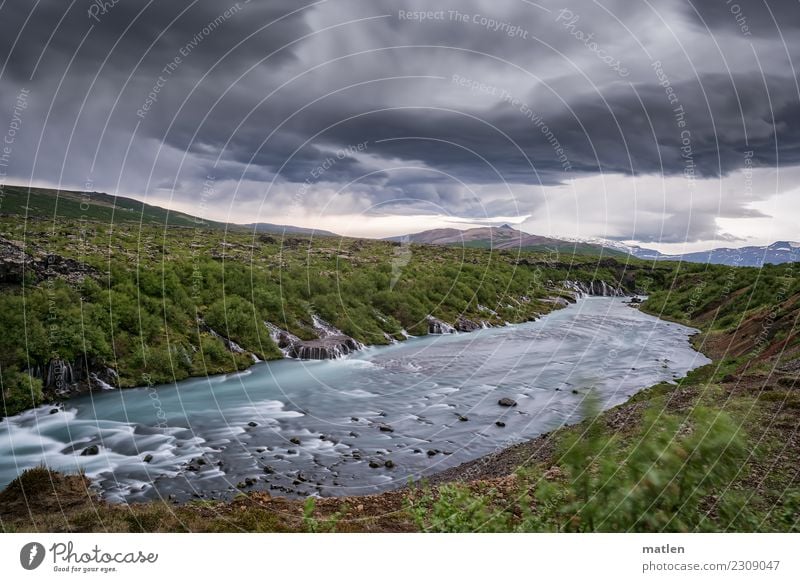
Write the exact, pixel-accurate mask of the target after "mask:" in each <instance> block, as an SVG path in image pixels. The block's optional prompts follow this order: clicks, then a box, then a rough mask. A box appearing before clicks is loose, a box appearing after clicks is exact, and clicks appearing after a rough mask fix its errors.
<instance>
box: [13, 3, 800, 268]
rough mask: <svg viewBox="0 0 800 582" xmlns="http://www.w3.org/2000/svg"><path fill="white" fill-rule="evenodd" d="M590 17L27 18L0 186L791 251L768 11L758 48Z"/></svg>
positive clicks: (789, 162) (262, 217)
mask: <svg viewBox="0 0 800 582" xmlns="http://www.w3.org/2000/svg"><path fill="white" fill-rule="evenodd" d="M737 6H738V5H737ZM748 6H749V5H748ZM616 8H618V7H617V6H616V2H611V3H610V4H609V6H608V7H603V6H600V5H598V4H596V3H594V2H591V1H589V0H582V1H579V2H577V3H575V4H574V5H573V6H571V7H570V8H563V7H560V6H554V7H550V5H521V4H520V5H518V4H517V3H514V2H508V3H501V4H498V5H494V6H492V7H487V6H484V5H483V3H481V2H479V1H478V0H475V1H471V0H470V1H469V2H463V1H460V2H451V1H450V0H445V2H444V4H442V5H441V6H437V11H436V12H435V13H431V15H428V13H427V12H426V11H428V10H429V8H428V7H427V6H426V5H425V4H424V3H423V2H421V0H409V1H408V2H406V3H405V4H404V5H403V6H401V7H398V6H397V5H396V3H393V2H384V1H379V2H372V3H368V4H367V3H360V2H358V1H357V0H342V1H340V2H336V3H332V2H322V3H315V4H310V5H308V6H302V7H297V6H295V5H294V4H293V3H290V2H285V1H284V0H279V1H273V2H270V3H268V4H263V3H243V4H235V5H233V6H232V7H229V8H228V9H227V10H226V9H221V8H220V7H219V6H218V5H217V4H215V3H213V2H210V1H208V0H200V1H199V2H196V3H193V4H192V6H190V7H187V8H185V9H181V8H179V7H177V6H170V5H158V6H155V5H150V4H144V3H142V2H139V1H137V0H132V1H131V2H124V3H123V2H120V3H114V4H113V6H112V7H111V8H110V9H108V10H105V11H103V12H102V14H93V13H92V14H88V15H87V13H86V11H85V10H83V9H81V8H80V7H64V6H62V5H61V3H59V2H56V1H55V0H43V1H42V2H38V3H37V4H36V5H35V7H31V8H30V9H29V10H25V9H20V10H14V11H10V10H7V11H5V13H4V18H3V21H2V22H1V23H0V33H2V34H0V38H6V39H9V43H10V39H16V40H15V41H14V43H13V44H9V43H6V45H5V46H4V51H5V53H6V59H5V61H4V64H3V65H2V69H1V70H0V104H2V108H3V109H4V111H5V112H6V116H7V118H8V127H7V130H6V131H5V134H6V135H5V137H6V138H7V141H10V142H11V143H7V144H5V148H4V149H3V150H0V179H3V180H7V181H9V182H15V183H20V184H30V185H48V186H51V187H62V188H69V189H79V190H97V191H105V192H111V193H117V194H119V195H123V196H127V197H131V198H134V199H137V200H143V201H147V202H148V203H151V204H155V205H159V206H163V207H165V208H170V209H172V210H176V211H181V212H186V213H190V214H193V215H200V216H202V217H204V218H208V219H212V220H217V221H221V222H232V223H248V222H273V223H281V224H293V225H297V226H301V227H305V228H319V229H322V230H329V231H333V232H341V233H343V234H348V235H352V236H370V237H378V238H384V237H388V236H396V235H398V234H404V233H408V232H412V231H414V230H415V227H417V226H419V227H420V228H416V230H417V231H419V230H426V229H431V228H443V227H453V228H461V229H463V228H468V227H470V226H477V225H481V224H490V223H500V222H511V223H513V224H515V225H517V226H518V227H519V228H521V229H522V230H524V231H525V232H529V233H534V234H537V235H540V236H547V237H553V238H568V239H571V238H579V239H593V238H602V239H608V240H616V241H625V242H627V243H630V244H635V245H638V246H642V247H646V248H653V249H656V250H659V251H661V252H668V253H670V254H677V253H680V252H691V251H697V250H707V249H711V248H718V247H731V248H737V247H742V246H765V245H768V244H770V243H771V242H773V241H775V240H784V239H786V240H791V239H792V238H795V237H796V235H795V232H796V224H797V223H798V218H800V156H798V155H797V152H798V151H800V148H798V145H800V143H798V142H800V133H798V132H796V131H795V128H796V127H797V126H798V123H797V120H798V115H797V111H798V110H797V108H796V102H797V97H798V94H800V91H799V90H798V87H797V81H796V78H795V77H794V76H793V75H792V74H791V71H792V70H793V68H792V67H793V64H792V59H793V58H794V57H795V56H796V55H797V54H798V51H800V49H798V48H796V47H799V46H800V44H798V43H791V42H784V40H783V39H784V38H786V39H787V40H788V39H791V38H793V36H794V35H795V34H797V31H798V30H800V26H795V24H794V15H793V12H792V9H791V8H790V7H787V6H784V5H782V4H778V5H776V6H775V7H774V8H773V9H772V10H773V12H771V14H773V15H774V17H775V18H777V19H778V20H779V21H781V22H786V23H787V26H786V28H785V29H784V30H783V31H782V33H783V35H785V36H780V37H776V36H775V35H774V34H771V32H772V31H773V29H774V26H773V22H772V20H770V19H768V18H762V17H761V16H756V13H759V14H760V12H759V8H758V6H757V5H755V4H754V5H752V6H749V8H750V12H751V14H749V15H748V30H747V31H746V33H745V32H743V31H742V30H741V29H740V28H739V27H738V26H737V22H736V20H737V19H736V18H733V17H732V15H731V13H729V11H728V10H725V9H718V7H717V8H714V7H712V6H706V5H704V6H694V5H693V4H691V3H687V2H684V1H683V0H669V1H668V2H663V3H661V4H659V5H658V6H657V7H656V6H651V5H649V4H644V5H636V6H634V7H630V6H628V5H625V8H624V9H619V10H617V9H616ZM145 13H146V17H145V16H142V14H145ZM470 15H475V16H476V18H475V19H473V18H470V17H469V16H470ZM429 16H430V17H429ZM477 16H481V18H477ZM484 21H485V22H486V23H490V22H491V23H494V25H493V26H494V28H493V27H492V26H489V25H488V24H481V23H483V22H484ZM153 22H155V23H170V24H169V26H168V27H167V28H165V29H163V30H161V31H157V30H156V28H157V27H151V26H149V24H148V23H153ZM56 23H57V24H58V26H55V24H56ZM665 25H666V27H665ZM632 30H662V31H668V32H669V34H666V33H664V34H657V35H652V36H648V38H647V39H646V40H645V39H639V38H637V37H636V36H635V35H631V34H630V31H632ZM45 40H47V42H46V43H45V42H44V41H45ZM601 57H602V58H601ZM0 132H2V130H0ZM421 217H422V218H421ZM454 223H455V224H454Z"/></svg>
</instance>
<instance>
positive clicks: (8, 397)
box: [0, 368, 44, 417]
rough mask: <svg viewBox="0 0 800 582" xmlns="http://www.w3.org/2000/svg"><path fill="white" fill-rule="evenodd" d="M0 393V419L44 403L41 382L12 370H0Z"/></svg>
mask: <svg viewBox="0 0 800 582" xmlns="http://www.w3.org/2000/svg"><path fill="white" fill-rule="evenodd" d="M0 382H1V383H2V384H1V385H0V393H2V396H3V410H2V411H0V413H2V414H0V417H2V416H11V415H12V414H17V413H18V412H21V411H23V410H25V409H28V408H33V407H35V406H39V405H40V404H41V403H42V402H44V397H43V395H42V381H41V380H39V379H38V378H32V377H31V376H30V375H29V374H25V373H23V372H20V371H19V370H16V369H14V368H2V369H0Z"/></svg>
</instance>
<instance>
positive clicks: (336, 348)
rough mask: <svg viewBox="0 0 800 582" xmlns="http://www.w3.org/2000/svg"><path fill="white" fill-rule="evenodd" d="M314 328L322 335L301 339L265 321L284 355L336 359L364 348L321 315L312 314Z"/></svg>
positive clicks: (303, 358) (301, 357) (300, 357)
mask: <svg viewBox="0 0 800 582" xmlns="http://www.w3.org/2000/svg"><path fill="white" fill-rule="evenodd" d="M312 321H313V324H314V329H315V330H317V334H318V335H319V336H320V337H319V338H318V339H313V340H301V339H300V338H299V337H297V336H296V335H293V334H291V333H289V332H288V331H285V330H282V329H281V328H279V327H277V326H276V325H274V324H272V323H269V322H267V321H265V322H264V325H266V326H267V329H269V331H270V337H271V338H272V341H274V342H275V343H276V344H277V345H278V347H279V348H280V350H281V352H283V355H284V357H287V358H296V359H299V360H335V359H338V358H343V357H344V356H346V355H348V354H352V353H353V352H356V351H358V350H361V349H363V348H364V346H363V345H362V344H361V343H360V342H358V341H356V340H354V339H353V338H351V337H350V336H348V335H345V334H344V333H342V332H341V331H340V330H338V329H336V328H335V327H333V326H332V325H331V324H329V323H327V322H326V321H325V320H323V319H322V318H320V317H317V316H315V315H314V316H312Z"/></svg>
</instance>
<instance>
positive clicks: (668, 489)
mask: <svg viewBox="0 0 800 582" xmlns="http://www.w3.org/2000/svg"><path fill="white" fill-rule="evenodd" d="M744 443H745V441H744V437H743V435H742V434H741V432H740V431H739V429H738V427H737V426H736V425H735V424H734V423H733V421H732V420H731V418H730V417H729V416H727V415H726V414H725V413H722V412H720V411H715V410H710V409H696V410H695V411H694V412H693V414H692V418H691V419H690V420H688V421H685V420H683V419H680V418H678V417H672V416H665V415H663V414H659V413H658V412H657V411H654V412H651V413H649V414H648V415H647V417H646V420H645V423H644V426H643V428H642V432H641V434H640V436H639V438H638V439H637V440H636V442H635V443H633V444H625V443H623V442H622V441H621V440H620V438H619V437H617V436H615V435H610V434H607V433H606V432H605V431H604V430H603V429H602V428H601V424H600V422H598V421H592V422H589V423H588V428H587V430H586V431H585V432H584V433H582V434H581V433H579V432H574V433H573V434H571V435H570V436H569V437H568V438H566V439H565V440H564V441H563V442H562V443H561V446H560V456H559V461H560V463H559V469H560V472H561V476H560V477H559V478H557V479H555V480H554V479H553V478H552V477H549V476H548V478H545V476H544V475H543V474H542V473H541V472H540V471H537V470H530V469H528V470H525V471H522V472H520V474H519V478H518V481H519V483H520V485H519V491H518V492H517V494H516V495H515V501H514V502H513V503H512V504H511V505H510V506H508V505H505V504H504V503H506V502H503V503H499V502H498V501H497V500H496V499H494V498H493V497H492V496H491V495H486V494H474V493H472V492H470V491H469V489H467V488H466V487H464V486H455V485H451V486H446V487H442V488H440V489H439V490H438V491H437V492H436V493H435V494H434V492H431V491H428V492H427V493H426V494H425V495H424V496H423V498H422V499H421V500H420V501H419V502H417V503H415V504H414V505H413V506H412V507H411V508H410V511H411V513H412V516H413V517H414V519H415V520H416V521H417V523H418V525H419V527H420V528H421V529H423V530H425V531H436V532H468V531H469V532H473V531H474V532H492V531H529V532H542V531H560V532H631V531H633V532H661V531H672V532H686V531H717V530H719V529H724V528H725V527H727V526H734V527H739V528H741V527H743V524H747V523H750V522H749V520H750V517H751V516H750V515H749V514H748V512H747V510H746V509H744V505H743V504H742V503H741V501H740V498H739V496H738V495H737V492H736V489H735V484H736V481H737V479H739V478H740V477H741V475H740V472H741V467H742V463H743V461H744V459H745V458H746V456H747V450H746V447H745V444H744ZM745 527H746V526H745Z"/></svg>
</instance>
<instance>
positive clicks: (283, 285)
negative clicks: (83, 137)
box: [0, 217, 668, 414]
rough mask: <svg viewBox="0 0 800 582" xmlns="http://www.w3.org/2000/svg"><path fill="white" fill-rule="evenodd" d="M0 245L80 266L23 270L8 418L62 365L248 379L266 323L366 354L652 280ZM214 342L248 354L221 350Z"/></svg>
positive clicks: (219, 251)
mask: <svg viewBox="0 0 800 582" xmlns="http://www.w3.org/2000/svg"><path fill="white" fill-rule="evenodd" d="M0 234H1V235H2V237H3V239H5V240H4V241H0V242H2V243H3V248H4V249H5V251H7V252H10V253H11V254H12V255H13V253H17V254H19V253H20V252H21V250H22V249H24V250H25V251H26V252H27V253H28V254H29V255H30V256H32V257H37V256H39V257H50V256H57V257H62V258H68V259H73V260H76V261H79V262H80V265H81V267H80V268H79V269H76V272H75V273H72V274H71V275H70V277H61V276H43V275H41V274H39V275H38V276H37V274H36V273H35V272H34V271H32V270H28V271H27V275H26V279H25V280H24V281H21V282H17V283H11V282H9V281H5V282H4V285H3V290H2V293H0V326H2V328H3V329H4V330H5V331H6V333H4V334H2V336H0V372H1V373H0V379H1V380H2V386H3V395H4V410H3V412H4V413H5V414H13V413H15V412H18V411H20V410H23V409H25V408H28V407H30V406H32V405H35V404H37V403H40V402H41V401H42V399H43V398H45V397H47V396H48V392H52V390H51V391H48V390H46V389H45V390H44V393H43V390H42V382H41V381H40V378H41V377H42V376H43V375H45V374H44V373H43V372H42V370H46V369H47V366H48V365H50V363H51V362H53V361H63V362H66V363H70V364H71V365H72V366H73V367H74V368H87V369H89V370H103V369H107V368H110V369H112V370H114V371H115V375H114V376H113V381H114V383H115V384H118V385H119V386H121V387H129V386H135V385H143V384H149V383H164V382H172V381H175V380H181V379H183V378H186V377H189V376H197V375H205V374H214V373H221V372H229V371H233V370H237V369H242V368H244V367H246V366H249V365H250V364H252V361H253V360H252V356H251V355H250V354H253V355H255V356H256V357H258V358H259V359H262V360H265V359H272V358H277V357H281V354H280V351H279V350H278V349H277V348H276V346H275V344H274V343H273V341H272V340H271V338H270V335H269V330H268V329H267V327H266V326H265V325H264V322H271V323H273V324H276V325H277V326H279V327H281V328H283V329H286V330H288V331H290V332H292V333H293V334H295V335H297V336H299V337H300V338H302V339H313V338H314V337H316V335H315V330H314V328H313V325H312V323H313V322H312V314H313V315H317V316H319V317H322V318H323V319H324V320H326V321H328V322H330V323H331V324H333V325H334V326H335V327H337V328H339V329H340V330H342V331H343V332H344V333H345V334H347V335H349V336H351V337H353V338H355V339H356V340H358V341H360V342H362V343H365V344H385V343H388V342H389V341H392V340H399V341H402V340H403V339H404V337H405V336H404V335H403V332H404V331H407V332H409V333H411V334H414V335H423V334H426V333H427V328H428V325H427V321H426V318H427V317H428V316H434V317H437V318H439V319H441V320H443V321H446V322H449V323H453V322H455V320H456V319H457V318H458V317H459V316H464V317H467V318H471V319H473V320H480V321H487V322H488V323H490V324H498V325H501V324H503V323H504V322H506V321H509V322H520V321H527V320H529V319H531V318H533V317H535V316H537V315H539V314H542V313H546V312H547V311H549V310H551V309H552V308H553V307H554V305H553V304H552V303H549V302H547V301H548V298H549V297H552V296H554V295H559V294H560V293H563V292H564V290H563V289H562V288H561V282H563V281H564V280H565V279H577V280H582V281H590V280H593V279H594V280H604V281H606V282H608V283H609V284H614V285H619V284H620V283H622V284H625V285H627V286H628V287H629V288H633V287H634V286H635V285H636V281H635V273H636V272H637V269H639V268H641V266H640V267H636V266H631V265H625V264H624V263H619V262H617V261H614V260H609V259H606V260H603V261H598V259H597V258H596V257H567V258H568V259H569V260H568V261H567V260H566V259H567V258H565V257H560V256H558V255H557V254H553V253H549V254H543V253H524V254H523V255H520V253H518V252H512V251H494V252H491V251H487V250H481V249H470V248H464V249H457V248H445V247H434V246H426V245H411V246H404V245H400V244H399V243H390V242H384V241H367V240H356V239H340V238H320V237H297V236H292V237H282V236H281V235H270V234H254V233H253V232H252V231H247V230H245V229H241V228H239V229H231V230H227V231H226V230H224V229H218V228H207V227H205V226H196V227H195V228H185V227H177V226H171V227H169V228H163V227H159V226H156V225H148V224H141V225H140V224H138V223H128V222H123V223H121V224H113V226H112V225H110V224H106V223H103V222H93V221H88V220H87V221H80V222H76V221H74V220H63V219H60V218H58V219H52V220H34V219H28V220H25V221H20V220H18V219H16V218H13V217H0ZM666 272H668V269H667V271H666ZM648 273H650V274H649V275H648V277H652V276H654V275H653V273H651V272H650V271H649V270H648ZM656 275H658V276H661V277H663V276H664V274H663V272H662V273H660V274H659V273H656ZM212 330H213V332H216V334H215V333H213V332H212ZM219 336H224V337H225V338H228V339H230V340H232V341H234V342H236V343H237V344H238V345H239V346H241V347H242V348H243V349H244V350H245V351H246V353H236V352H234V351H231V350H228V349H226V345H225V343H224V340H223V339H221V338H220V337H219ZM26 371H33V372H34V374H33V376H31V375H29V374H26V373H25V372H26ZM107 381H112V380H111V379H109V380H107ZM45 388H47V386H45Z"/></svg>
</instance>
